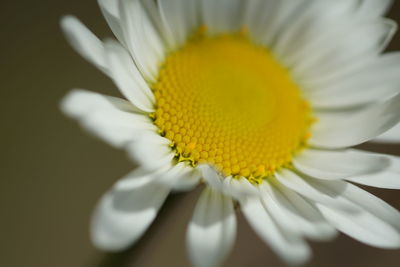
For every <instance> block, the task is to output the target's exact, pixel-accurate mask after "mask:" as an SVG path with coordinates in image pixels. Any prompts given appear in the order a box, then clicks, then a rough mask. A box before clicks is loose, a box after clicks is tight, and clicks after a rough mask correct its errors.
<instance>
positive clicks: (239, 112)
mask: <svg viewBox="0 0 400 267" xmlns="http://www.w3.org/2000/svg"><path fill="white" fill-rule="evenodd" d="M153 90H154V93H155V97H156V111H155V113H154V114H152V115H151V117H152V118H153V119H154V123H155V124H156V125H157V126H158V128H159V130H160V134H161V135H163V136H165V137H166V138H168V139H169V140H171V146H172V148H173V149H174V151H175V153H176V159H177V160H178V161H188V162H190V163H191V164H192V165H193V166H195V165H196V164H198V163H202V162H204V163H208V164H212V165H214V166H215V167H216V168H217V169H218V170H219V171H220V172H221V173H222V174H223V175H226V176H230V175H232V176H243V177H246V178H248V179H249V180H250V181H251V182H255V183H259V182H261V181H262V179H264V178H265V177H268V176H269V175H271V174H272V173H273V172H274V171H276V170H277V169H279V168H281V167H283V166H287V165H288V164H290V162H291V159H292V156H293V154H294V153H296V152H297V151H298V150H300V149H301V148H302V147H304V146H305V144H306V141H307V138H308V136H309V134H308V130H309V127H310V124H311V123H312V116H311V110H310V107H309V105H308V103H307V102H306V101H304V100H303V99H302V98H301V96H300V90H299V88H298V87H297V86H296V84H294V83H293V81H292V80H291V78H290V76H289V74H288V71H287V70H286V69H284V68H283V67H282V66H281V65H280V64H279V63H278V62H277V61H276V60H275V59H274V58H273V56H272V55H271V53H270V52H269V51H268V50H267V49H266V48H264V47H260V46H256V45H254V44H252V43H251V42H250V41H249V39H248V38H247V37H246V35H245V34H242V33H238V34H223V35H219V36H216V37H206V36H205V35H202V34H198V35H196V36H195V37H194V38H192V39H190V40H189V41H188V42H187V43H186V45H185V46H184V47H183V48H181V49H179V50H178V51H175V52H173V53H171V54H170V55H169V56H168V57H167V59H166V61H165V62H164V64H163V66H162V68H161V69H160V72H159V77H158V81H157V83H156V84H154V86H153Z"/></svg>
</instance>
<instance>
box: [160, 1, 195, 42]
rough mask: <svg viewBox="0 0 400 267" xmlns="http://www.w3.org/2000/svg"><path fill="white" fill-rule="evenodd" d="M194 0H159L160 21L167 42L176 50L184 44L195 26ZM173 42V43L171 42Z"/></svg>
mask: <svg viewBox="0 0 400 267" xmlns="http://www.w3.org/2000/svg"><path fill="white" fill-rule="evenodd" d="M195 3H197V1H195V0H159V1H158V5H159V9H160V15H161V19H162V21H163V24H164V32H165V35H166V36H167V38H166V39H167V40H170V41H169V42H170V43H172V44H173V46H172V47H171V48H177V47H179V46H181V45H182V44H184V42H185V41H186V39H187V37H188V35H189V34H191V33H192V31H194V27H195V26H196V24H195V22H196V21H197V19H196V12H195V9H194V7H195V6H194V5H195ZM171 40H173V41H171Z"/></svg>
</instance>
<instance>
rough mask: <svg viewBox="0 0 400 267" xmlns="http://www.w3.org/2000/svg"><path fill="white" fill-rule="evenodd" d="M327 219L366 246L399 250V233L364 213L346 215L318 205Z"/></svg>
mask: <svg viewBox="0 0 400 267" xmlns="http://www.w3.org/2000/svg"><path fill="white" fill-rule="evenodd" d="M317 205H318V207H319V209H320V211H321V212H322V213H323V215H324V216H325V218H326V219H327V220H329V221H330V223H331V224H332V225H334V226H335V227H336V228H337V229H338V230H340V231H342V232H343V233H345V234H347V235H349V236H351V237H353V238H354V239H357V240H359V241H361V242H363V243H365V244H368V245H371V246H375V247H380V248H399V247H400V236H399V233H398V232H397V231H396V230H395V229H393V228H392V227H391V226H389V225H388V224H386V223H384V222H383V221H381V220H380V219H378V218H377V217H375V216H372V215H371V214H369V213H367V212H363V211H359V212H352V213H346V212H343V211H339V210H335V209H333V208H328V207H325V206H323V205H319V204H317Z"/></svg>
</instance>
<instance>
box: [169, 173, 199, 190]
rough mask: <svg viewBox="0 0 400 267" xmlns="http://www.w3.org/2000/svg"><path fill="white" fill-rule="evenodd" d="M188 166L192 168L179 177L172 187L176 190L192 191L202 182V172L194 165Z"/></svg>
mask: <svg viewBox="0 0 400 267" xmlns="http://www.w3.org/2000/svg"><path fill="white" fill-rule="evenodd" d="M187 168H190V169H191V170H190V171H189V172H188V173H187V174H186V175H184V176H181V177H179V179H178V181H177V182H176V184H175V185H174V186H173V188H172V189H173V190H174V191H175V192H182V191H184V192H185V191H190V190H192V189H194V188H195V187H196V186H197V185H198V184H199V183H200V178H201V174H200V172H199V171H198V170H197V169H195V168H193V167H187Z"/></svg>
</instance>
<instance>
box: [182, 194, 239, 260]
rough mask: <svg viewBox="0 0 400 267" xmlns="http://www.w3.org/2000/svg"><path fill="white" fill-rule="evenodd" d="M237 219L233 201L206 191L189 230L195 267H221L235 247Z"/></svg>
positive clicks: (189, 249)
mask: <svg viewBox="0 0 400 267" xmlns="http://www.w3.org/2000/svg"><path fill="white" fill-rule="evenodd" d="M235 236H236V216H235V213H234V210H233V204H232V199H230V198H229V197H226V196H224V195H222V194H220V193H219V192H216V191H214V190H212V189H210V188H208V187H207V188H206V189H205V190H204V191H203V193H202V194H201V196H200V199H199V201H198V203H197V205H196V208H195V210H194V214H193V218H192V220H191V222H190V224H189V227H188V233H187V245H188V251H189V256H190V258H191V260H192V262H193V263H194V265H195V266H198V267H202V266H204V267H212V266H219V265H220V264H221V262H222V261H223V260H224V259H225V257H226V256H227V255H228V254H229V252H230V251H231V249H232V247H233V243H234V240H235Z"/></svg>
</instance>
